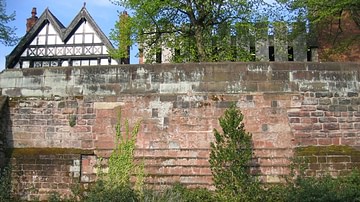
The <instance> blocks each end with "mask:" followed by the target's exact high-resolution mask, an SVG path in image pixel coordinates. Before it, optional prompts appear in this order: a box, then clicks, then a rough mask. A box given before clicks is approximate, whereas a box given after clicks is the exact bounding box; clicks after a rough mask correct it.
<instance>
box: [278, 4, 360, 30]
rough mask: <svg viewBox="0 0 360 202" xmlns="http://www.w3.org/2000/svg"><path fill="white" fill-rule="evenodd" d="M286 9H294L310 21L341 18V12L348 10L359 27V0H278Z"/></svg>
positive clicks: (316, 21)
mask: <svg viewBox="0 0 360 202" xmlns="http://www.w3.org/2000/svg"><path fill="white" fill-rule="evenodd" d="M278 2H279V3H281V4H283V5H285V6H286V7H287V8H288V10H290V11H295V12H296V13H297V16H301V17H303V18H305V19H307V20H309V21H310V22H311V23H318V22H323V21H324V20H328V19H329V18H333V17H335V18H337V19H340V18H341V14H342V13H343V12H345V11H346V12H349V14H350V16H351V18H352V19H353V20H354V22H355V23H356V25H357V26H358V28H360V1H354V0H341V1H339V0H278Z"/></svg>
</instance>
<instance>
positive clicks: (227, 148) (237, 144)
mask: <svg viewBox="0 0 360 202" xmlns="http://www.w3.org/2000/svg"><path fill="white" fill-rule="evenodd" d="M243 117H244V116H243V115H242V113H241V111H240V110H238V109H237V108H236V106H235V104H232V105H231V106H230V108H228V109H226V111H225V113H224V115H223V116H222V117H220V119H219V122H220V126H221V127H222V130H223V133H220V132H219V131H218V130H216V129H215V130H214V135H215V142H213V143H211V153H210V160H209V162H210V167H211V171H212V173H213V177H214V183H215V186H216V188H217V190H218V191H219V192H221V193H223V194H224V196H225V197H240V198H242V199H244V198H247V197H249V196H248V195H247V194H251V193H252V196H254V195H253V192H254V191H256V190H258V183H257V181H256V179H255V177H253V176H252V175H251V174H250V162H251V159H252V141H251V134H250V133H248V132H246V131H245V129H244V124H243V123H242V120H243Z"/></svg>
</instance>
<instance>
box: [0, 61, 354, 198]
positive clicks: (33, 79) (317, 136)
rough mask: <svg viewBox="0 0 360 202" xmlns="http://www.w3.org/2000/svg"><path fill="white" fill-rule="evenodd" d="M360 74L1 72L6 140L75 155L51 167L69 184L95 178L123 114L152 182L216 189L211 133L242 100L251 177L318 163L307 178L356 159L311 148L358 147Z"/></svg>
mask: <svg viewBox="0 0 360 202" xmlns="http://www.w3.org/2000/svg"><path fill="white" fill-rule="evenodd" d="M359 69H360V64H358V63H204V64H173V65H170V64H167V65H164V64H162V65H160V64H159V65H128V66H107V67H73V68H45V69H23V70H7V71H5V72H3V73H2V74H0V88H1V91H2V94H3V95H7V96H9V111H10V115H9V117H8V119H9V123H10V125H9V126H8V129H7V130H6V131H7V133H6V139H7V144H8V145H9V146H10V148H14V149H18V148H23V149H26V148H32V149H35V150H37V149H38V150H39V151H40V152H39V155H43V154H41V153H42V152H43V150H42V149H44V148H61V149H63V150H69V151H71V149H78V150H77V151H76V152H75V151H74V152H72V153H73V155H72V156H71V155H70V154H71V152H70V154H69V155H70V156H71V159H69V161H68V162H67V164H66V166H65V168H63V167H59V165H54V164H55V162H57V160H56V159H59V158H60V159H61V158H62V157H61V154H59V155H56V154H52V157H53V158H54V160H53V161H48V165H49V166H54V169H55V170H56V172H55V173H57V171H60V170H61V169H65V170H66V172H67V175H66V176H67V180H69V181H72V182H74V181H76V182H80V183H83V184H86V183H89V182H93V181H94V180H95V179H96V177H95V173H96V169H94V166H95V165H96V163H97V158H98V157H105V158H106V157H108V156H109V154H110V152H111V150H112V148H113V147H114V135H115V125H116V123H117V122H118V119H119V115H118V113H119V111H120V110H121V112H122V116H121V117H122V119H129V121H130V125H134V123H135V122H136V121H138V120H141V121H142V123H141V128H140V132H139V135H138V139H137V143H136V144H137V150H136V152H135V155H136V157H137V158H139V159H144V161H145V166H146V173H147V174H148V176H147V179H146V183H147V184H150V185H153V186H156V187H161V186H163V185H168V184H172V183H175V182H180V183H183V184H185V185H187V186H189V187H194V186H201V187H208V188H213V186H212V175H211V171H210V168H209V163H208V158H209V152H210V142H211V141H213V129H214V128H217V129H220V128H219V124H218V118H219V117H220V116H221V115H222V114H223V112H224V110H225V109H226V108H227V107H228V106H229V105H230V104H231V103H236V106H238V107H239V108H240V109H241V111H242V112H243V114H244V116H245V119H244V124H245V128H246V130H247V131H249V132H251V133H252V135H253V144H254V155H253V162H252V172H253V173H254V174H258V175H260V177H261V180H262V181H263V182H266V183H278V182H281V181H282V179H283V177H284V176H285V175H287V174H288V173H289V168H288V166H289V163H290V160H291V158H292V157H294V156H297V155H298V156H312V157H316V161H315V160H314V161H312V164H311V166H312V167H311V169H312V170H309V172H308V173H309V174H319V173H321V172H323V171H325V170H328V171H329V170H330V171H331V172H332V173H336V174H340V173H341V172H346V171H349V170H350V169H352V168H354V167H357V166H358V165H359V158H355V157H356V155H355V156H354V155H353V157H352V158H351V159H350V157H349V156H351V155H349V153H344V152H332V153H331V155H332V156H331V158H330V157H327V156H326V152H320V153H319V152H317V151H318V150H316V149H315V150H314V149H308V148H311V147H316V148H318V147H319V148H326V149H325V150H326V151H328V148H329V147H331V146H334V145H336V146H339V147H342V146H346V147H350V148H351V149H353V150H354V151H356V149H357V148H358V147H359V146H360V143H359V138H358V132H357V131H358V127H359V125H360V119H358V115H359V113H360V108H359V100H360V97H359V94H358V92H359V89H358V86H359V85H358V84H359ZM304 151H307V152H304ZM321 151H323V150H321ZM331 151H333V150H331ZM335 151H340V150H339V149H338V150H335ZM311 152H313V153H311ZM23 155H25V156H26V154H23ZM9 157H10V158H12V159H16V157H12V156H9ZM323 157H325V158H326V159H325V163H322V159H323ZM347 157H348V158H347ZM17 158H19V157H17ZM22 158H25V157H22ZM37 158H39V159H41V158H40V156H39V157H37ZM319 159H320V160H319ZM334 159H335V160H334ZM12 162H13V163H14V164H18V162H19V161H12ZM37 162H38V161H37V160H35V164H34V165H37V164H38V163H37ZM335 162H336V164H335ZM78 165H79V166H78ZM339 165H346V166H339ZM316 166H317V167H316ZM45 167H46V166H45V165H42V170H43V171H45V170H47V169H44V168H45ZM21 169H22V171H24V172H23V173H24V174H23V175H21V176H26V177H25V178H24V180H22V181H21V182H22V183H24V184H26V183H30V184H34V183H39V184H41V183H45V181H41V180H39V182H33V181H31V180H29V179H33V176H34V174H33V173H34V172H33V171H34V169H35V168H34V169H32V168H31V167H27V166H24V165H22V167H21ZM36 172H37V171H36ZM64 172H65V171H64ZM37 175H39V174H37ZM39 179H42V178H39ZM34 186H40V185H34ZM47 191H51V190H47Z"/></svg>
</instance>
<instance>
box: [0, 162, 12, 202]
mask: <svg viewBox="0 0 360 202" xmlns="http://www.w3.org/2000/svg"><path fill="white" fill-rule="evenodd" d="M11 199H12V198H11V168H10V167H4V168H0V202H3V201H4V202H5V201H11Z"/></svg>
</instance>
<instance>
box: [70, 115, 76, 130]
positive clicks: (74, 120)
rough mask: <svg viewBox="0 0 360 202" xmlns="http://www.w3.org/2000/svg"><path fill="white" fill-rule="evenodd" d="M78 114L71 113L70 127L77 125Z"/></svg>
mask: <svg viewBox="0 0 360 202" xmlns="http://www.w3.org/2000/svg"><path fill="white" fill-rule="evenodd" d="M76 119H77V117H76V115H74V114H72V115H69V126H70V127H74V126H75V125H76Z"/></svg>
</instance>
